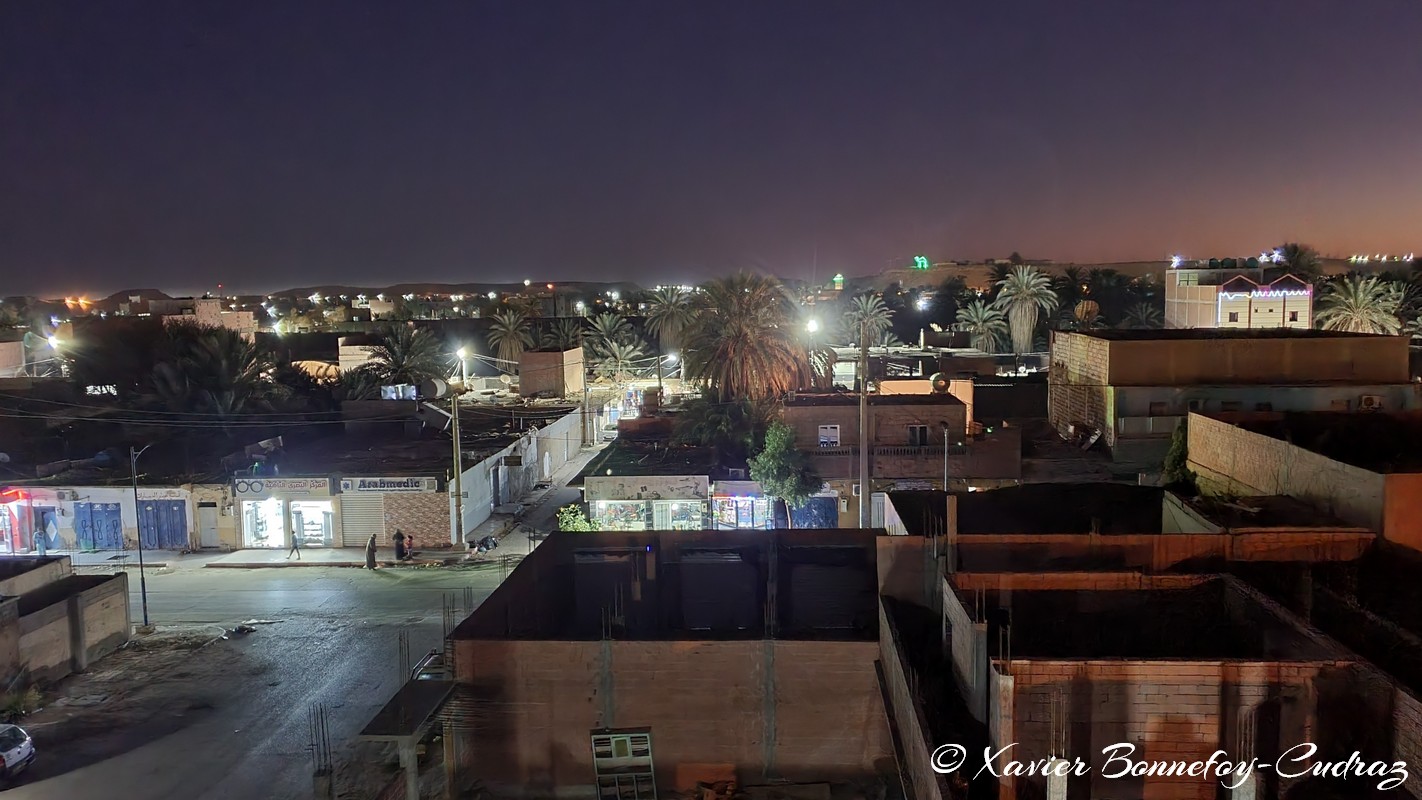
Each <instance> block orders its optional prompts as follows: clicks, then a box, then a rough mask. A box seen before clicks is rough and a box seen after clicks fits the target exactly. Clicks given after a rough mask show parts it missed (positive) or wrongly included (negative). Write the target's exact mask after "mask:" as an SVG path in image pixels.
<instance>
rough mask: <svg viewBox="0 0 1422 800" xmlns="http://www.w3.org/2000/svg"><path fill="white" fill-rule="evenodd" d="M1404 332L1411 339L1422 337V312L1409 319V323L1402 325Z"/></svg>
mask: <svg viewBox="0 0 1422 800" xmlns="http://www.w3.org/2000/svg"><path fill="white" fill-rule="evenodd" d="M1402 333H1403V334H1404V335H1406V336H1407V337H1408V338H1410V339H1422V314H1418V315H1417V316H1415V317H1413V318H1412V319H1410V320H1408V322H1407V324H1406V325H1403V326H1402Z"/></svg>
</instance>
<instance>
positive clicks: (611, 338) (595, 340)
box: [584, 311, 637, 353]
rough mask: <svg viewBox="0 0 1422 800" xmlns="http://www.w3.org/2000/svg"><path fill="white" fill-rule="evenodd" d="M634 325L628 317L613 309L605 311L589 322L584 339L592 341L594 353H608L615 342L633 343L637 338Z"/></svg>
mask: <svg viewBox="0 0 1422 800" xmlns="http://www.w3.org/2000/svg"><path fill="white" fill-rule="evenodd" d="M636 338H637V337H636V334H634V333H633V332H632V325H631V324H630V323H628V322H627V318H626V317H623V316H622V315H621V314H617V313H614V312H612V311H604V312H602V313H601V314H598V315H597V316H596V317H593V318H592V320H591V321H590V322H589V325H588V331H587V333H586V334H584V339H585V340H587V341H588V342H590V343H591V345H592V350H593V352H594V353H606V352H607V349H608V348H609V347H611V346H612V345H614V344H631V343H632V342H633V341H634V340H635V339H636Z"/></svg>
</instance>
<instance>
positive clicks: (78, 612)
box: [65, 592, 89, 672]
mask: <svg viewBox="0 0 1422 800" xmlns="http://www.w3.org/2000/svg"><path fill="white" fill-rule="evenodd" d="M65 605H66V606H67V611H68V614H67V616H68V617H69V660H70V666H71V668H72V669H73V670H74V671H75V672H83V671H84V670H86V669H88V668H89V653H88V649H89V648H88V647H86V646H85V643H84V595H83V593H82V592H81V593H79V594H76V595H74V596H73V597H70V598H69V600H68V602H67V603H66V604H65Z"/></svg>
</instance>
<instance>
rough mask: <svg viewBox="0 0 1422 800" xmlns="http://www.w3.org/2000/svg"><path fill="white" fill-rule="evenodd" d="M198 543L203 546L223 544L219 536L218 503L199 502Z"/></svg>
mask: <svg viewBox="0 0 1422 800" xmlns="http://www.w3.org/2000/svg"><path fill="white" fill-rule="evenodd" d="M198 545H199V546H200V547H203V548H216V547H221V546H222V543H221V542H220V541H219V540H218V538H217V504H216V503H198Z"/></svg>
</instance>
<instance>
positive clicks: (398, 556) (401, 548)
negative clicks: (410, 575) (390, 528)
mask: <svg viewBox="0 0 1422 800" xmlns="http://www.w3.org/2000/svg"><path fill="white" fill-rule="evenodd" d="M407 552H408V551H407V550H406V549H405V534H403V533H401V532H400V529H399V528H396V529H395V560H396V561H404V560H405V554H406V553H407Z"/></svg>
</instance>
